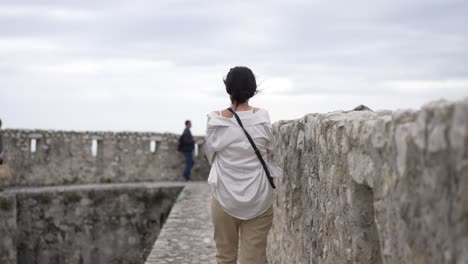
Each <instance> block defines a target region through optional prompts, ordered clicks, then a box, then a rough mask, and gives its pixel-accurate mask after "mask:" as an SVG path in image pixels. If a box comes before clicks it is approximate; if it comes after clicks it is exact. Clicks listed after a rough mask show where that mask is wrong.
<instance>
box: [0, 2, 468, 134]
mask: <svg viewBox="0 0 468 264" xmlns="http://www.w3.org/2000/svg"><path fill="white" fill-rule="evenodd" d="M467 14H468V1H466V0H465V1H455V0H439V1H433V0H411V1H409V0H391V1H390V0H389V1H379V0H365V1H310V0H303V1H302V0H297V1H296V0H289V1H266V0H262V1H238V0H236V1H214V0H213V1H205V0H196V1H179V0H170V1H169V0H168V1H162V0H161V1H154V0H147V1H135V0H133V1H91V0H79V1H78V0H77V1H65V0H55V1H53V0H29V1H22V0H12V1H8V0H0V25H1V26H0V117H1V118H2V119H3V123H4V127H7V128H45V129H65V130H112V131H121V130H130V131H156V132H175V133H180V132H181V131H182V129H183V127H184V126H183V123H184V121H185V120H186V119H191V120H192V122H193V129H192V131H193V133H194V134H198V135H202V134H204V131H205V125H206V113H208V112H209V111H211V110H215V109H222V108H225V107H227V106H229V103H230V102H229V99H228V96H227V94H226V92H225V88H224V86H223V83H222V79H223V77H224V76H225V75H226V73H227V71H228V70H229V68H231V67H233V66H236V65H245V66H248V67H250V68H251V69H252V70H253V71H254V72H255V74H256V76H257V81H258V82H259V83H261V85H260V86H259V88H260V89H261V90H262V91H261V92H260V93H259V94H258V95H256V96H255V97H254V98H252V99H251V104H252V105H255V106H259V107H263V108H266V109H268V110H269V111H270V116H271V118H272V121H277V120H280V119H293V118H299V117H301V116H303V115H305V114H307V113H312V112H329V111H333V110H339V109H343V110H349V109H352V108H353V107H355V106H357V105H359V104H365V105H367V106H369V107H370V108H372V109H375V110H377V109H398V108H419V107H420V106H421V105H422V104H424V103H426V102H428V101H431V100H436V99H440V98H445V99H448V100H460V99H463V98H464V97H466V96H468V26H467V25H468V15H467Z"/></svg>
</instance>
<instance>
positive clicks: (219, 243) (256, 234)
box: [211, 198, 273, 264]
mask: <svg viewBox="0 0 468 264" xmlns="http://www.w3.org/2000/svg"><path fill="white" fill-rule="evenodd" d="M211 217H212V220H213V226H214V240H215V243H216V261H217V263H218V264H236V263H237V252H238V250H239V238H240V264H264V263H265V255H266V246H267V236H268V231H270V228H271V225H272V223H273V206H271V207H270V208H269V209H268V210H266V211H265V212H264V213H263V214H261V215H259V216H257V217H255V218H253V219H249V220H241V219H239V218H236V217H233V216H231V215H229V214H228V213H226V212H225V211H224V210H223V208H222V207H221V206H220V205H219V203H218V201H216V199H214V198H213V200H212V202H211ZM239 236H240V237H239Z"/></svg>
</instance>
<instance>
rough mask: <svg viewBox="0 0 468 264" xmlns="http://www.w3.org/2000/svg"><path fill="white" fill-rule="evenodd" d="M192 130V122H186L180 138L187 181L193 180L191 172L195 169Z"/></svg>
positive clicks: (180, 148)
mask: <svg viewBox="0 0 468 264" xmlns="http://www.w3.org/2000/svg"><path fill="white" fill-rule="evenodd" d="M190 128H192V122H191V121H190V120H187V121H185V129H184V132H183V133H182V135H181V136H180V138H179V147H178V149H179V151H181V152H182V153H183V154H184V157H185V169H184V174H183V176H184V179H185V180H186V181H190V180H191V179H190V171H191V170H192V167H193V149H194V148H195V142H194V141H193V136H192V133H191V132H190Z"/></svg>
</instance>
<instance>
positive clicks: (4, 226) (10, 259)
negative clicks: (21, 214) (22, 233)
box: [0, 192, 17, 264]
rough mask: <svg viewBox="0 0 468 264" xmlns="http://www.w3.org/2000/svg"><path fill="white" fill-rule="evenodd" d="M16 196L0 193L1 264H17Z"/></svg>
mask: <svg viewBox="0 0 468 264" xmlns="http://www.w3.org/2000/svg"><path fill="white" fill-rule="evenodd" d="M16 213H17V212H16V196H15V195H14V194H11V193H3V192H0V263H2V264H16Z"/></svg>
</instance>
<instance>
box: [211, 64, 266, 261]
mask: <svg viewBox="0 0 468 264" xmlns="http://www.w3.org/2000/svg"><path fill="white" fill-rule="evenodd" d="M224 84H225V86H226V92H227V93H228V94H229V97H230V100H231V106H230V107H229V108H228V109H225V110H221V111H214V112H211V113H209V114H208V121H207V130H206V134H207V138H206V156H207V158H208V160H209V163H210V164H211V165H212V167H211V171H210V175H209V178H208V183H209V184H210V185H211V186H212V196H213V199H212V205H211V212H212V220H213V225H214V240H215V243H216V249H217V252H216V260H217V263H218V264H221V263H223V264H224V263H232V264H235V263H237V258H238V251H240V256H239V259H240V263H241V264H264V263H265V255H266V245H267V235H268V231H269V230H270V228H271V225H272V221H273V206H272V199H273V186H274V185H273V182H272V181H271V182H270V180H271V178H270V177H269V173H267V172H266V170H265V169H264V166H263V165H265V164H264V162H263V164H262V161H261V160H260V159H261V158H262V157H266V156H267V154H269V153H271V151H272V150H273V141H272V130H271V122H270V117H269V115H268V111H266V110H265V109H261V108H256V107H252V106H250V105H249V99H250V98H252V97H253V96H254V95H255V94H256V93H257V83H256V80H255V76H254V74H253V73H252V71H251V70H250V69H249V68H247V67H235V68H232V69H231V70H230V71H229V73H228V74H227V76H226V79H225V80H224ZM236 115H237V116H236ZM237 119H239V121H240V122H239V121H238V120H237ZM241 124H242V125H241ZM242 126H243V128H245V131H244V129H243V128H242ZM246 134H249V136H250V137H251V138H252V139H253V140H252V141H253V142H250V141H249V139H248V136H247V135H246ZM252 143H253V144H252ZM255 147H256V148H258V151H254V148H255ZM256 152H258V153H259V154H261V155H260V157H259V156H258V154H257V153H256ZM267 175H268V176H267ZM239 242H240V243H239ZM239 244H240V250H239Z"/></svg>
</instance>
